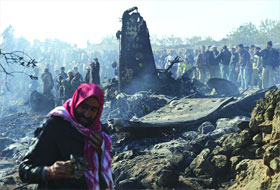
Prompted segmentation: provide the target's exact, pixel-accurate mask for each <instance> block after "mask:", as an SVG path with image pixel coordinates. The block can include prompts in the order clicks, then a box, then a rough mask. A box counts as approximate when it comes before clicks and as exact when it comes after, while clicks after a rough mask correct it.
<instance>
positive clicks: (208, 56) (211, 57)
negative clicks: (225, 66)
mask: <svg viewBox="0 0 280 190" xmlns="http://www.w3.org/2000/svg"><path fill="white" fill-rule="evenodd" d="M205 56H206V65H215V60H214V59H215V58H214V53H213V51H209V50H207V51H206V52H205Z"/></svg>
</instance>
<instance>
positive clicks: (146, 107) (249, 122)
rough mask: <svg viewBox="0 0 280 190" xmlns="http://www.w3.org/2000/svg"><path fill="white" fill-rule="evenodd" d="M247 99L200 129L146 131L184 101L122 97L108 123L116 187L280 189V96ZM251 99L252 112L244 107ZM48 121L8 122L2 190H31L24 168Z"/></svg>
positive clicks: (27, 115)
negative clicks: (154, 118) (153, 118)
mask: <svg viewBox="0 0 280 190" xmlns="http://www.w3.org/2000/svg"><path fill="white" fill-rule="evenodd" d="M242 96H243V99H242V98H240V99H238V98H235V99H234V100H233V101H231V102H228V103H227V104H223V105H222V106H221V107H219V109H213V110H212V111H211V113H210V114H205V116H203V117H202V116H201V118H202V119H201V118H197V119H196V121H197V122H196V123H190V122H188V123H186V122H184V121H181V120H180V122H181V123H180V122H176V125H174V123H171V124H169V126H167V125H158V123H156V124H155V123H152V124H153V125H150V126H149V122H146V123H144V124H145V126H144V127H143V126H142V124H143V123H141V118H145V116H146V115H147V114H152V113H153V112H152V111H155V113H156V114H159V112H156V110H161V112H162V113H165V110H164V107H165V106H166V107H170V106H171V105H174V106H175V107H176V106H177V107H178V105H179V104H175V103H174V101H177V102H180V101H182V99H179V98H177V99H176V98H175V99H174V98H172V97H166V96H163V95H160V96H158V95H154V94H152V93H150V92H140V93H137V94H135V95H134V96H128V95H125V94H120V95H119V96H118V98H117V103H116V104H117V105H118V106H116V107H113V108H112V107H111V106H110V103H107V104H106V108H105V109H104V111H105V112H104V116H103V119H102V120H103V122H104V121H106V120H108V119H109V122H108V124H107V125H105V127H106V128H107V130H109V132H110V133H111V136H112V139H113V164H112V168H113V176H114V180H115V187H116V189H279V188H280V185H279V180H278V179H279V178H280V175H279V172H280V167H279V162H280V157H279V155H280V152H279V151H280V149H279V147H280V143H279V137H280V128H279V126H280V125H279V124H280V123H279V122H280V116H279V113H280V103H278V102H279V100H280V90H278V89H274V90H270V91H269V92H266V93H265V97H264V92H263V93H259V94H257V95H256V94H255V95H253V92H248V93H247V94H246V93H245V94H243V95H242ZM261 96H263V99H262V100H259V101H258V102H257V103H256V102H255V101H253V100H255V99H259V97H261ZM186 101H191V100H190V99H187V100H186ZM250 101H251V104H253V107H252V109H251V107H250V106H248V105H249V104H244V102H250ZM172 102H173V103H172ZM185 104H188V103H186V102H185ZM242 105H245V107H248V108H250V109H251V111H249V112H247V113H246V112H245V111H244V110H246V109H245V108H244V109H243V108H242ZM207 106H209V105H207ZM179 107H180V106H179ZM236 107H239V108H242V110H243V112H242V110H241V111H240V109H239V110H238V111H236ZM180 110H181V109H179V111H180ZM151 112H152V113H151ZM240 113H244V114H240ZM165 114H166V113H165ZM239 114H240V115H239ZM220 116H221V117H220ZM224 116H227V117H224ZM146 118H147V117H146ZM171 119H172V118H171ZM43 120H44V115H43V114H35V113H31V112H28V111H27V112H14V113H10V114H9V115H7V116H5V117H2V118H0V153H1V155H0V158H1V161H0V189H30V188H31V186H30V185H29V186H26V185H25V184H22V183H20V181H19V179H18V174H17V166H18V164H19V161H20V160H21V158H22V157H23V155H24V153H25V152H26V150H27V148H28V146H29V145H30V143H31V142H32V137H33V133H34V130H35V129H36V128H37V127H38V126H39V125H40V124H41V123H42V122H43ZM135 121H137V122H135ZM139 122H140V123H139ZM127 123H128V124H127ZM136 124H137V126H135V125H136ZM125 125H126V127H125V130H117V129H123V128H122V127H124V126H125ZM180 125H182V127H181V128H180V129H181V130H178V127H180ZM191 125H193V126H192V127H190V126H191ZM130 126H131V128H129V127H130ZM136 127H138V128H139V127H140V128H141V130H139V131H137V130H136V131H137V132H135V130H134V129H135V128H136ZM131 129H133V130H131ZM139 133H141V134H142V135H139Z"/></svg>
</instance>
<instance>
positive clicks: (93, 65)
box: [85, 58, 100, 85]
mask: <svg viewBox="0 0 280 190" xmlns="http://www.w3.org/2000/svg"><path fill="white" fill-rule="evenodd" d="M89 65H90V69H88V70H87V74H86V79H85V81H86V83H94V84H97V85H100V75H99V71H100V65H99V61H98V59H97V58H95V59H94V62H92V61H91V62H90V63H89Z"/></svg>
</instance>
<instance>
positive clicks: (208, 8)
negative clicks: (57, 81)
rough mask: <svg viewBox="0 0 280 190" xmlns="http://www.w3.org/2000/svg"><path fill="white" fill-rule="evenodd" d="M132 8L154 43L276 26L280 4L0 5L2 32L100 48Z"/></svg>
mask: <svg viewBox="0 0 280 190" xmlns="http://www.w3.org/2000/svg"><path fill="white" fill-rule="evenodd" d="M133 6H137V7H138V11H139V12H140V14H141V15H142V16H143V17H144V19H145V20H146V22H147V26H148V28H149V31H150V35H157V36H158V37H161V36H167V35H172V34H173V35H175V36H180V37H192V36H202V37H206V36H212V37H213V38H214V39H215V40H220V39H221V38H223V37H226V34H228V33H229V32H230V31H232V30H233V29H235V28H237V27H239V26H240V25H241V24H244V23H248V22H252V23H253V24H256V25H257V26H258V25H259V24H260V22H261V21H262V20H265V19H266V18H268V19H273V20H280V0H122V1H120V0H113V1H110V0H102V1H101V0H70V1H69V0H48V1H47V0H29V1H27V0H0V32H1V33H2V32H3V31H4V29H5V28H6V27H7V26H9V25H12V26H13V28H14V29H15V35H16V37H19V36H23V37H25V38H26V39H28V40H29V41H31V42H32V41H33V39H39V40H41V41H43V40H44V39H45V38H51V39H54V38H57V39H60V40H62V41H65V42H69V43H71V44H75V43H76V44H77V45H78V46H79V47H85V46H86V41H87V40H89V41H90V42H99V41H100V40H101V39H102V37H104V36H108V35H115V33H116V32H117V30H119V29H120V28H121V23H120V18H121V16H122V13H123V12H124V11H125V10H126V9H128V8H131V7H133Z"/></svg>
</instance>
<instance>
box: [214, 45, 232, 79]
mask: <svg viewBox="0 0 280 190" xmlns="http://www.w3.org/2000/svg"><path fill="white" fill-rule="evenodd" d="M217 58H218V59H219V60H220V64H221V76H222V78H223V79H227V80H229V63H230V58H231V53H230V51H229V50H228V48H227V46H226V45H224V47H223V49H222V50H221V53H220V54H219V55H218V57H217Z"/></svg>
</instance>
